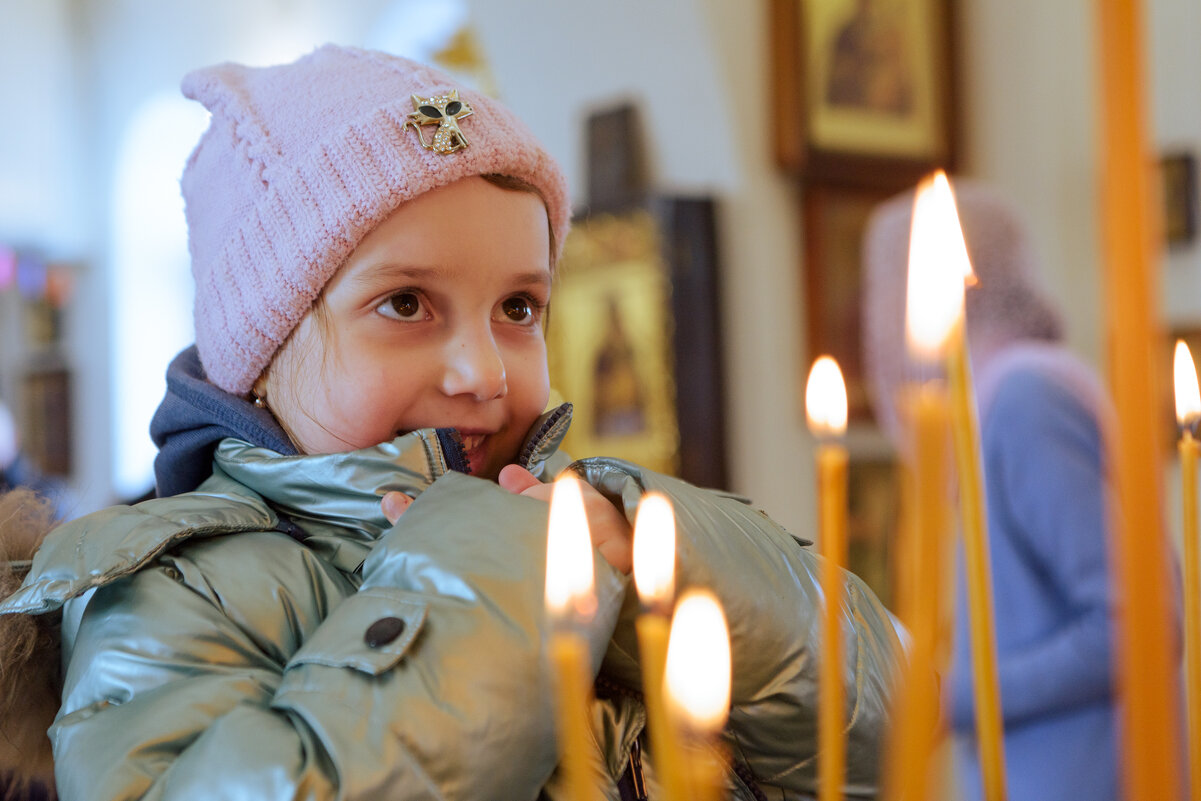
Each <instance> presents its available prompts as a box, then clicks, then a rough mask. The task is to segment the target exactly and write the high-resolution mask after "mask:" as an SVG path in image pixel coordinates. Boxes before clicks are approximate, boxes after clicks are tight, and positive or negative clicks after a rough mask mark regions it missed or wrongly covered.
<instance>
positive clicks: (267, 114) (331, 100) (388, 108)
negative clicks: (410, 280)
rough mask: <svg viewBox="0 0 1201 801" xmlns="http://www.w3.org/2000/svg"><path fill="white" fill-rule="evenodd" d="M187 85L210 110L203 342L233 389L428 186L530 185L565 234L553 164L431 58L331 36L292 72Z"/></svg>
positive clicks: (234, 70) (232, 71) (193, 204)
mask: <svg viewBox="0 0 1201 801" xmlns="http://www.w3.org/2000/svg"><path fill="white" fill-rule="evenodd" d="M183 92H184V94H185V95H186V96H187V97H190V98H192V99H194V100H198V101H200V102H201V103H203V104H204V105H205V107H206V108H208V110H209V111H210V112H211V113H212V119H211V122H210V125H209V128H208V130H207V131H206V132H205V134H204V136H203V137H202V138H201V140H200V143H199V144H198V145H197V146H196V149H195V150H194V151H193V153H192V155H191V157H190V158H189V159H188V163H187V166H186V168H185V169H184V174H183V180H182V188H183V196H184V201H185V209H186V215H187V221H188V243H189V248H190V250H191V255H192V274H193V276H194V277H195V279H196V306H195V316H196V345H197V348H198V349H199V351H200V359H201V361H202V363H203V364H204V369H205V372H206V373H207V375H208V378H209V380H210V381H212V382H213V383H214V384H216V385H217V386H219V387H221V388H222V389H224V390H226V391H227V392H231V393H234V394H237V395H242V394H245V393H247V392H249V390H250V388H251V386H252V384H253V383H254V381H255V379H257V378H258V376H259V375H260V374H261V373H262V371H263V370H264V369H265V368H266V367H267V365H268V364H269V363H270V362H271V359H272V357H273V356H274V355H275V352H276V351H277V350H278V349H279V347H280V345H282V344H283V342H284V340H285V339H287V337H288V335H289V334H290V333H291V332H292V330H293V329H294V328H295V327H296V325H297V323H299V322H300V320H301V319H302V318H303V317H304V315H305V314H306V313H307V312H308V310H309V308H310V307H311V306H312V304H313V301H314V300H315V299H316V298H317V296H318V295H319V294H320V292H321V290H322V288H324V286H325V285H326V283H327V282H328V281H329V279H330V278H331V277H332V276H333V275H334V273H335V272H336V271H337V270H338V268H339V267H341V266H342V264H343V263H344V262H345V261H346V259H347V258H348V257H349V255H350V253H351V251H353V250H354V248H355V247H356V245H357V244H358V243H359V242H360V241H361V240H362V239H363V237H364V236H366V235H367V234H368V233H369V232H370V231H371V230H372V229H373V228H374V227H375V226H376V225H378V224H379V223H380V222H382V221H383V220H384V219H385V218H386V217H388V215H390V214H391V213H392V212H393V211H394V210H395V209H396V208H397V207H398V206H399V205H400V204H402V203H404V202H405V201H407V200H411V199H413V198H415V197H417V196H418V195H421V194H422V193H424V192H428V191H430V190H431V189H436V188H438V187H440V186H445V185H447V184H450V183H452V182H454V181H457V180H459V179H460V178H466V177H469V176H473V175H485V174H502V175H508V176H512V177H514V178H520V179H522V180H524V181H526V182H528V183H530V184H532V185H533V186H535V187H536V188H537V189H538V190H539V191H540V192H541V193H542V196H543V197H544V198H545V200H546V204H547V214H548V217H549V220H550V226H551V230H552V231H553V233H554V241H555V243H556V245H557V246H558V247H561V246H562V243H563V240H564V239H565V238H566V235H567V229H568V227H569V225H570V214H571V211H570V202H569V199H568V194H567V186H566V182H565V180H564V178H563V174H562V172H561V171H560V170H559V167H558V165H557V164H555V162H554V160H553V159H552V158H551V157H550V155H549V154H547V152H546V151H545V150H543V148H542V146H541V145H540V144H539V143H538V141H537V140H536V139H535V138H534V136H533V134H531V133H530V131H529V130H528V129H527V128H526V127H525V125H523V124H522V123H521V121H520V120H518V119H517V117H516V116H514V114H513V113H512V112H511V111H509V110H508V109H506V108H505V107H504V106H502V105H500V104H499V103H497V102H496V101H495V100H492V99H491V98H489V97H487V96H486V95H482V94H479V93H477V92H474V91H472V90H470V89H467V88H465V87H463V86H460V85H458V84H457V83H456V82H455V81H454V80H453V79H451V78H450V77H449V76H447V75H445V74H444V73H442V72H439V71H438V70H435V69H433V68H431V67H428V66H425V65H423V64H418V63H416V62H414V61H410V60H408V59H404V58H400V57H396V56H390V55H387V54H384V53H377V52H372V51H367V50H358V49H354V48H346V47H339V46H336V45H326V46H324V47H321V48H319V49H318V50H316V51H314V52H313V53H310V54H309V55H307V56H304V57H303V58H301V59H299V60H298V61H296V62H294V63H292V64H286V65H283V66H277V67H246V66H243V65H240V64H229V63H227V64H220V65H217V66H215V67H209V68H206V69H201V70H197V71H195V72H192V73H190V74H189V75H188V76H187V77H185V78H184V81H183ZM435 126H436V127H435ZM552 257H553V258H555V259H557V258H558V253H555V254H552Z"/></svg>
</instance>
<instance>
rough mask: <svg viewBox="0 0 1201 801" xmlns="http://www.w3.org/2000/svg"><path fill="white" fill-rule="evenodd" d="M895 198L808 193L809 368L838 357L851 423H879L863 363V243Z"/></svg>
mask: <svg viewBox="0 0 1201 801" xmlns="http://www.w3.org/2000/svg"><path fill="white" fill-rule="evenodd" d="M890 196H891V192H889V191H882V190H878V189H875V190H873V189H855V188H843V187H832V186H810V187H808V188H807V189H806V190H805V197H804V215H805V217H804V230H805V261H804V270H805V280H804V282H803V284H802V285H803V286H804V292H805V299H806V306H805V319H806V321H807V323H808V331H807V336H806V340H807V341H808V343H809V358H808V359H807V360H806V363H805V368H804V369H805V370H806V371H808V369H809V365H811V364H812V363H813V361H814V360H815V359H817V357H818V356H822V355H828V356H832V357H834V359H835V360H836V361H837V362H838V366H839V367H840V368H841V369H842V374H843V379H844V380H845V381H846V385H847V413H848V416H849V420H850V422H851V423H871V422H872V420H873V416H872V411H871V405H870V402H869V399H868V394H867V386H866V382H865V379H864V365H863V346H862V343H863V337H862V323H863V321H862V317H861V310H860V307H861V306H862V296H863V284H862V274H863V269H862V245H863V232H864V228H865V227H866V225H867V220H868V217H869V216H870V215H871V213H872V210H873V209H875V207H876V206H877V205H878V204H879V203H881V202H882V201H884V200H886V199H888V197H890ZM799 386H803V383H801V384H799ZM802 408H803V407H802Z"/></svg>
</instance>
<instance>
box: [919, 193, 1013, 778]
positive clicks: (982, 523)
mask: <svg viewBox="0 0 1201 801" xmlns="http://www.w3.org/2000/svg"><path fill="white" fill-rule="evenodd" d="M919 191H924V192H927V193H928V200H929V203H928V208H929V214H930V222H931V224H932V225H936V226H937V229H935V231H934V233H936V234H937V235H938V237H939V242H940V244H941V246H942V247H941V248H940V251H941V252H940V253H939V254H937V255H936V254H933V253H928V254H927V255H926V256H924V258H944V259H947V260H948V261H949V262H950V263H951V264H952V269H953V271H955V272H959V273H961V274H963V275H966V276H970V275H971V274H972V268H971V264H970V263H969V261H968V254H967V245H966V243H965V242H964V239H963V230H962V228H961V227H960V225H959V214H958V212H957V210H956V208H955V198H954V196H953V195H952V193H951V185H950V182H949V181H948V180H947V176H946V174H945V173H943V171H942V170H939V171H938V172H937V173H935V174H934V177H933V180H932V181H931V182H929V183H926V184H924V185H923V187H922V188H921V189H919ZM914 224H915V225H917V223H916V222H915V223H914ZM955 265H958V266H955ZM947 382H948V383H949V384H950V394H951V431H952V435H953V438H954V443H955V466H956V474H957V476H958V479H959V480H958V488H959V518H960V524H961V529H962V536H963V558H964V569H965V571H966V576H965V582H964V583H965V585H966V588H967V600H968V623H969V627H968V633H969V637H970V640H971V642H970V644H969V645H970V650H971V654H972V688H973V694H974V698H975V702H976V704H975V707H976V741H977V747H978V750H979V755H980V772H981V778H982V780H983V790H984V798H985V799H986V800H987V801H1004V799H1005V798H1006V797H1007V795H1008V793H1007V792H1006V787H1005V745H1004V743H1005V741H1004V728H1003V726H1002V724H1001V690H1000V685H999V682H998V679H997V636H996V623H995V620H996V618H995V615H994V612H993V587H992V565H991V559H990V556H989V548H988V526H987V523H986V520H987V517H986V513H985V508H986V505H985V496H984V481H983V478H982V476H981V470H980V435H979V430H980V429H979V423H978V422H977V419H976V398H975V393H974V391H973V387H972V373H971V365H970V363H969V362H968V347H967V332H966V326H965V322H964V319H963V317H962V316H960V318H959V320H958V321H957V322H956V323H955V325H954V326H953V328H952V331H951V336H950V341H949V343H948V347H947Z"/></svg>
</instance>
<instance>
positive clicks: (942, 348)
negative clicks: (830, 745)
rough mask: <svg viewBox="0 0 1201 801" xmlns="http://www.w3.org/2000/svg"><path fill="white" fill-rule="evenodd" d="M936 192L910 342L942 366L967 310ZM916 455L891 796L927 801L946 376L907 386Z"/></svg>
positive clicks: (939, 613)
mask: <svg viewBox="0 0 1201 801" xmlns="http://www.w3.org/2000/svg"><path fill="white" fill-rule="evenodd" d="M929 206H930V196H929V195H928V194H926V193H923V192H919V193H918V195H917V199H916V201H915V205H914V213H913V229H912V231H911V234H910V244H909V276H908V286H907V298H906V339H907V342H908V346H909V351H910V353H911V355H912V356H913V357H914V359H915V360H917V361H920V362H925V363H927V364H943V363H945V362H944V360H945V358H946V353H947V342H948V339H949V337H950V336H951V334H952V332H953V330H954V328H955V326H956V325H958V324H959V321H960V320H961V319H962V316H963V283H964V274H963V272H962V265H958V264H955V263H954V262H952V261H951V260H949V259H946V258H938V257H937V254H939V252H940V249H941V248H943V247H945V240H944V239H942V238H941V237H940V236H939V232H938V230H937V227H936V226H934V225H932V224H931V222H932V220H931V214H930V208H929ZM902 401H903V405H904V411H905V412H906V416H907V419H908V422H909V424H910V442H911V446H912V451H911V453H910V454H909V456H910V458H911V460H912V471H911V481H910V487H911V488H912V497H911V498H909V499H907V508H908V509H909V510H910V511H908V512H907V520H908V522H909V524H910V526H911V530H908V531H906V537H905V539H906V545H907V547H908V548H909V549H910V550H911V553H910V554H904V555H900V559H901V560H902V563H903V564H905V566H906V569H905V570H904V571H902V572H901V575H902V576H903V577H904V578H906V579H907V580H912V582H913V584H912V586H905V587H901V588H900V589H901V592H900V597H901V599H902V600H903V602H904V605H903V607H902V608H901V610H900V612H901V619H902V622H904V623H905V625H906V626H907V627H908V629H909V633H910V635H911V637H912V642H911V645H910V648H909V653H908V659H907V661H906V663H905V665H904V668H903V671H902V675H901V683H900V685H899V688H898V692H897V698H896V701H895V707H894V714H893V726H892V730H891V731H890V732H889V737H888V744H889V746H888V754H887V762H886V764H887V768H886V770H887V773H886V776H885V788H886V791H887V797H888V798H892V799H926V798H929V797H930V791H931V788H932V787H933V786H934V782H935V780H936V778H935V767H936V766H935V758H934V754H935V750H936V748H937V746H938V744H939V742H940V741H941V740H942V738H943V736H944V723H943V719H942V715H941V713H940V707H939V698H938V687H937V682H936V677H937V675H938V674H940V673H943V672H945V666H946V661H947V658H948V655H949V650H950V649H949V641H948V636H947V635H948V630H949V628H950V627H949V608H950V606H949V595H950V593H949V586H948V585H949V581H948V577H949V575H950V573H949V570H950V551H951V526H950V523H951V513H950V506H949V503H948V489H949V486H950V485H949V479H950V437H951V430H950V398H949V395H948V392H947V386H946V384H945V383H944V382H942V381H928V382H926V383H923V384H920V385H916V386H910V387H907V388H906V394H905V397H904V398H902Z"/></svg>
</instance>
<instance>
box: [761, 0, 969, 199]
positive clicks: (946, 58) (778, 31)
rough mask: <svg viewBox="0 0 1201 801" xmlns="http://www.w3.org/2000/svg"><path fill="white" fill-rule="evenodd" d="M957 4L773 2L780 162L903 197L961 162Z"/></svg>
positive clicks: (809, 174) (812, 176) (931, 0)
mask: <svg viewBox="0 0 1201 801" xmlns="http://www.w3.org/2000/svg"><path fill="white" fill-rule="evenodd" d="M951 9H952V5H951V3H950V2H949V0H772V13H771V24H772V33H771V37H772V42H771V45H772V79H773V87H774V91H773V93H772V97H773V101H774V107H773V109H772V115H773V117H774V120H775V126H774V128H775V138H776V145H777V147H776V150H777V155H778V158H779V161H780V162H781V164H782V165H783V166H785V167H786V168H788V169H790V170H793V171H795V172H797V173H799V174H800V175H802V176H803V177H805V178H806V179H808V180H811V181H826V182H829V181H833V182H839V183H848V184H859V185H866V186H883V187H890V188H896V189H899V188H901V187H904V186H906V185H909V184H912V183H916V182H917V180H918V179H919V178H920V177H921V176H922V175H923V174H924V173H926V172H929V171H930V170H932V169H934V168H935V167H943V168H947V169H950V168H952V167H953V166H954V160H955V136H954V124H953V120H954V113H953V111H954V106H955V97H954V95H955V91H954V85H953V81H952V79H951V75H952V69H951V64H952V61H953V53H954V43H953V40H952V34H953V30H954V25H953V20H952V17H951Z"/></svg>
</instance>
